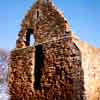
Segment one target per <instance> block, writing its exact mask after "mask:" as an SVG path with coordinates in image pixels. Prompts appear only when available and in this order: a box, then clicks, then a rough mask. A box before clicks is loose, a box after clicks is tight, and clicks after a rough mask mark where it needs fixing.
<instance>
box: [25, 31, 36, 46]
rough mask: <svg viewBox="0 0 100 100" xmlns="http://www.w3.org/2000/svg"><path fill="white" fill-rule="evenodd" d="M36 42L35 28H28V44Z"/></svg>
mask: <svg viewBox="0 0 100 100" xmlns="http://www.w3.org/2000/svg"><path fill="white" fill-rule="evenodd" d="M34 42H35V38H34V35H33V29H28V30H27V34H26V46H32V45H33V44H34Z"/></svg>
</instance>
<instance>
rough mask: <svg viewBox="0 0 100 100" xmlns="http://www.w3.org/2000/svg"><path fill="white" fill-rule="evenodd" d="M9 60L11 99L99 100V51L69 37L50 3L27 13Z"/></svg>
mask: <svg viewBox="0 0 100 100" xmlns="http://www.w3.org/2000/svg"><path fill="white" fill-rule="evenodd" d="M31 35H33V36H34V38H35V44H34V46H30V36H31ZM10 58H11V59H10V63H9V93H10V95H11V100H100V96H97V95H98V93H100V92H97V94H96V96H94V93H95V92H96V91H97V90H96V88H98V89H100V86H99V83H100V67H99V66H100V49H96V48H93V47H92V46H90V45H88V44H86V43H84V42H82V41H81V40H79V39H78V38H76V37H75V36H73V33H72V30H71V29H70V25H69V23H68V21H67V20H66V19H65V18H64V16H63V15H62V14H61V13H60V12H59V10H58V9H57V8H56V7H55V6H54V5H53V4H52V2H51V0H38V1H37V2H36V4H34V5H33V7H32V9H31V10H29V11H28V13H27V15H26V16H25V19H24V20H23V22H22V24H21V31H20V32H19V37H18V39H17V41H16V48H15V49H14V50H12V52H11V57H10ZM94 84H97V85H94ZM91 95H92V97H91ZM94 98H95V99H94Z"/></svg>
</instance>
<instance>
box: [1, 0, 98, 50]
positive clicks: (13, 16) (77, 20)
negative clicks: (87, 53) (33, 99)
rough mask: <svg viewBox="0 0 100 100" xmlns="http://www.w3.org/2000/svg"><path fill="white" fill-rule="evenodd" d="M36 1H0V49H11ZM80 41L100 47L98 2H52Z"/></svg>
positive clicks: (76, 0)
mask: <svg viewBox="0 0 100 100" xmlns="http://www.w3.org/2000/svg"><path fill="white" fill-rule="evenodd" d="M35 1H36V0H0V48H6V49H13V48H15V43H16V39H17V35H18V32H19V31H20V24H21V21H22V19H23V18H24V16H25V14H26V13H27V11H28V9H30V7H31V6H32V4H33V3H34V2H35ZM54 2H55V5H56V6H57V7H58V8H59V9H60V10H62V11H63V12H64V15H65V17H66V18H67V19H68V21H69V23H70V24H71V26H72V30H73V32H75V33H76V34H77V35H78V36H79V37H80V39H82V40H84V41H87V42H89V44H92V45H95V46H97V47H100V39H99V38H100V0H54Z"/></svg>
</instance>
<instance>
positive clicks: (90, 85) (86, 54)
mask: <svg viewBox="0 0 100 100" xmlns="http://www.w3.org/2000/svg"><path fill="white" fill-rule="evenodd" d="M73 42H75V44H76V45H77V46H78V48H79V49H80V51H81V54H82V68H83V70H84V82H85V84H84V87H85V94H86V95H87V99H88V100H100V49H99V48H96V47H93V46H91V45H90V44H88V43H86V42H83V41H81V40H79V39H74V38H73Z"/></svg>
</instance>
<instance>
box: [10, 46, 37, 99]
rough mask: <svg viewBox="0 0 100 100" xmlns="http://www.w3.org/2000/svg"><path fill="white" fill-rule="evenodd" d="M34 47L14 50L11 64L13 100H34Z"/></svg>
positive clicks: (11, 94) (11, 92)
mask: <svg viewBox="0 0 100 100" xmlns="http://www.w3.org/2000/svg"><path fill="white" fill-rule="evenodd" d="M34 52H35V49H34V48H32V47H29V48H24V49H20V50H19V49H18V50H13V51H12V52H11V58H10V64H9V93H10V96H11V100H23V98H25V99H24V100H32V99H33V90H34V88H33V84H34V60H35V59H34V56H35V53H34Z"/></svg>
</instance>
